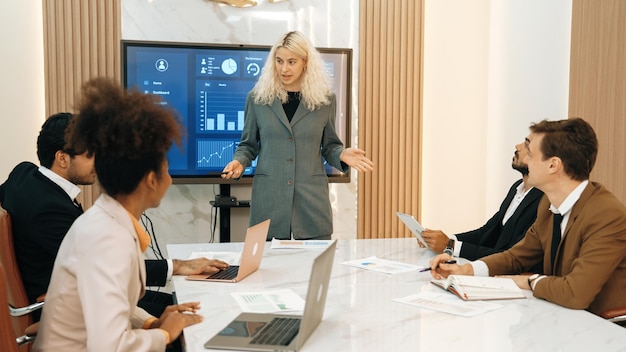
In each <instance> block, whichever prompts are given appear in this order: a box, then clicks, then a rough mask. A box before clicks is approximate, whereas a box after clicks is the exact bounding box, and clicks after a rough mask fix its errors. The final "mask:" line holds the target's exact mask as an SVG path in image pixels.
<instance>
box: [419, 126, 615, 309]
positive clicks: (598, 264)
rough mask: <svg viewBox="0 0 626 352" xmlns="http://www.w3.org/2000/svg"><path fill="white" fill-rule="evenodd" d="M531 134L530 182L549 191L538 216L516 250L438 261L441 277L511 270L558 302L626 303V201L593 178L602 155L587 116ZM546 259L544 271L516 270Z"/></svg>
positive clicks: (577, 305)
mask: <svg viewBox="0 0 626 352" xmlns="http://www.w3.org/2000/svg"><path fill="white" fill-rule="evenodd" d="M530 131H531V133H530V134H529V135H528V137H527V138H526V142H525V146H526V150H527V156H526V159H525V160H526V163H527V164H528V170H529V173H528V183H529V184H531V185H533V186H534V187H537V188H539V189H541V190H543V191H544V193H545V197H543V198H542V199H541V201H540V202H539V206H538V207H537V220H536V221H535V223H534V224H533V225H532V226H531V227H530V229H529V230H528V232H526V235H525V236H524V238H523V239H522V240H521V241H520V242H518V243H517V244H516V245H515V246H513V247H511V248H510V249H509V250H506V251H503V252H500V253H496V254H492V255H489V256H487V257H484V258H481V259H480V260H477V261H474V262H470V263H468V264H465V265H462V266H461V265H458V264H445V261H447V260H450V256H449V255H447V254H440V255H438V256H436V257H435V258H433V259H432V260H431V263H430V265H431V268H432V269H433V270H431V273H432V275H433V276H434V277H435V278H436V279H440V278H441V277H442V276H445V277H447V276H448V275H450V274H457V275H476V276H487V275H491V276H493V275H506V274H509V275H510V274H513V275H511V276H509V277H510V278H511V279H513V280H514V281H515V283H516V284H517V286H519V287H520V288H522V289H527V290H532V291H533V295H534V296H535V297H537V298H542V299H545V300H547V301H550V302H552V303H555V304H558V305H561V306H564V307H567V308H572V309H586V310H588V311H590V312H592V313H595V314H600V313H602V312H604V311H606V310H609V309H613V308H617V307H624V306H626V294H625V293H626V251H625V250H624V248H625V245H626V207H624V204H622V203H621V202H620V201H619V200H618V199H617V198H616V197H615V196H614V195H613V194H611V192H609V191H608V190H607V189H606V188H604V186H602V185H601V184H599V183H596V182H591V181H589V174H590V173H591V169H592V168H593V165H594V164H595V161H596V156H597V154H598V140H597V138H596V134H595V132H594V131H593V128H592V127H591V126H590V125H589V124H588V123H587V122H585V121H584V120H583V119H580V118H571V119H567V120H560V121H547V120H544V121H541V122H539V123H537V124H533V125H531V127H530ZM541 262H543V270H542V272H543V273H544V274H533V275H526V274H521V275H516V274H520V273H524V272H526V271H527V270H528V268H530V267H532V266H533V265H536V264H538V263H541Z"/></svg>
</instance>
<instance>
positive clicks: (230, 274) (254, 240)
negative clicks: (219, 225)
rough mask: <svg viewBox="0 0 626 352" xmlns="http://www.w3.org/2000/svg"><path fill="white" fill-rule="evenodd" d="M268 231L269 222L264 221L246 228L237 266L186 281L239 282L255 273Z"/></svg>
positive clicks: (189, 278)
mask: <svg viewBox="0 0 626 352" xmlns="http://www.w3.org/2000/svg"><path fill="white" fill-rule="evenodd" d="M269 229H270V220H269V219H268V220H265V221H263V222H261V223H258V224H256V225H254V226H251V227H249V228H248V231H247V232H246V239H245V240H244V243H243V252H241V262H240V263H239V265H231V266H229V267H228V268H227V269H225V270H220V271H218V272H216V273H214V274H211V275H206V274H205V275H202V274H201V275H189V276H187V277H185V279H187V280H194V281H216V282H239V281H241V280H243V279H244V278H245V277H246V276H248V275H250V274H252V273H253V272H255V271H257V269H258V268H259V266H260V265H261V258H263V250H264V249H265V241H266V239H267V232H268V231H269Z"/></svg>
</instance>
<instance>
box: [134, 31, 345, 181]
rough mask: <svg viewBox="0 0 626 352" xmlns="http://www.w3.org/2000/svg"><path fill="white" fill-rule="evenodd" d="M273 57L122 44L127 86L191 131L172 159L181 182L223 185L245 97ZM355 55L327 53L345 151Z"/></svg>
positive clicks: (226, 48)
mask: <svg viewBox="0 0 626 352" xmlns="http://www.w3.org/2000/svg"><path fill="white" fill-rule="evenodd" d="M269 50H270V48H269V47H264V46H248V47H246V46H242V45H239V46H234V45H215V44H207V45H204V44H185V43H159V42H137V41H123V42H122V58H123V75H124V77H123V82H124V85H125V86H126V87H128V88H136V89H138V90H139V91H141V92H143V93H145V94H154V95H158V96H159V97H161V98H162V99H163V104H164V105H167V106H168V107H170V108H172V109H173V110H175V111H176V112H177V114H178V115H179V116H180V118H181V122H182V124H183V125H184V127H185V129H186V130H185V136H184V140H183V144H182V146H181V147H180V148H179V147H177V146H173V147H172V149H171V150H170V151H169V152H168V154H167V158H168V161H169V167H170V169H169V171H170V174H171V175H172V176H173V177H174V178H175V180H176V178H186V177H194V178H203V177H207V178H210V177H219V172H220V171H222V170H223V169H224V167H225V166H226V164H227V163H228V162H230V161H231V160H232V157H233V153H234V151H235V149H236V148H237V144H238V143H239V141H240V139H241V132H242V131H243V127H244V123H245V114H244V107H245V101H246V97H247V95H248V93H249V92H250V90H252V88H253V87H254V85H255V84H256V82H257V79H258V78H259V75H260V74H261V70H262V67H263V66H264V65H265V61H266V59H267V56H268V54H269ZM351 55H352V52H351V50H349V49H326V52H324V51H323V52H322V57H323V59H324V61H325V64H326V68H327V69H328V72H329V74H330V76H331V78H332V79H333V81H334V88H335V94H336V95H337V121H336V126H335V127H336V129H337V133H338V135H339V136H340V138H341V139H342V140H343V141H344V143H346V145H347V146H348V145H349V140H350V132H349V117H350V113H349V109H350V104H351V102H350V86H351V85H350V83H351V82H350V77H351V76H350V73H351V72H350V70H351V60H352V56H351ZM255 168H256V161H254V162H253V163H252V165H251V167H248V168H247V169H246V170H245V173H244V176H251V175H253V174H254V170H255ZM327 171H328V175H329V176H333V175H335V176H339V177H341V178H345V177H346V176H347V175H343V174H341V173H340V172H338V171H337V170H335V169H334V168H331V167H327ZM345 180H349V178H345ZM331 181H332V180H331ZM207 182H210V181H207ZM338 182H347V181H338Z"/></svg>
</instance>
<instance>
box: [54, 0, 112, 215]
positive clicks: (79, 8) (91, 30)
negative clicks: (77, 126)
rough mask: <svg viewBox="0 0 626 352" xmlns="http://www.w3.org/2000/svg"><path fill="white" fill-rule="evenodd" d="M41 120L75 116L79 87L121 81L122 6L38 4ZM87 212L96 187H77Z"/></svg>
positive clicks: (97, 1)
mask: <svg viewBox="0 0 626 352" xmlns="http://www.w3.org/2000/svg"><path fill="white" fill-rule="evenodd" d="M42 6H43V28H44V56H45V64H44V65H45V67H44V69H45V77H46V82H45V85H46V115H47V116H49V115H51V114H53V113H57V112H61V111H69V112H76V111H75V109H74V103H75V101H74V100H75V98H76V95H77V94H78V92H79V90H80V87H81V85H82V84H83V83H84V82H85V81H87V80H89V79H90V78H93V77H99V76H102V77H111V78H115V79H117V80H119V78H120V72H121V69H120V60H121V59H120V40H121V38H122V26H121V0H43V1H42ZM81 188H82V189H83V191H82V192H81V195H80V196H79V201H81V202H82V204H83V207H84V208H85V209H86V208H88V207H90V206H91V205H92V204H93V202H94V201H95V199H96V198H97V197H98V195H99V194H100V188H99V187H98V185H94V186H87V187H81Z"/></svg>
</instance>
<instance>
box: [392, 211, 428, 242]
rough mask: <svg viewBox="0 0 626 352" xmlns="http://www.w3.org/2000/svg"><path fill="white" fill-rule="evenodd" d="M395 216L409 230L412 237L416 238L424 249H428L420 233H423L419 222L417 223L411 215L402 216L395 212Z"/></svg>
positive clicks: (402, 214)
mask: <svg viewBox="0 0 626 352" xmlns="http://www.w3.org/2000/svg"><path fill="white" fill-rule="evenodd" d="M396 215H397V216H398V217H399V218H400V220H402V222H403V223H404V224H405V225H406V227H408V228H409V230H411V232H412V233H413V235H414V236H415V237H417V240H418V241H420V243H421V244H423V245H424V247H426V248H428V245H427V244H426V241H424V238H423V237H422V232H423V231H424V227H423V226H422V225H421V224H420V223H419V222H417V220H415V218H414V217H413V215H409V214H404V213H401V212H396Z"/></svg>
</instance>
